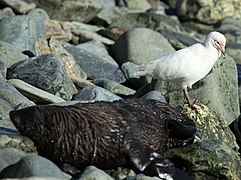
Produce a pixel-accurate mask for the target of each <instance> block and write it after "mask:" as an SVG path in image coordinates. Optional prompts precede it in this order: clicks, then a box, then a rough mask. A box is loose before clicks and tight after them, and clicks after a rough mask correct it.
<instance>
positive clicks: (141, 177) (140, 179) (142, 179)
mask: <svg viewBox="0 0 241 180" xmlns="http://www.w3.org/2000/svg"><path fill="white" fill-rule="evenodd" d="M135 180H160V178H158V177H150V176H145V175H143V174H139V175H137V176H136V179H135Z"/></svg>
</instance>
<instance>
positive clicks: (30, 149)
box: [0, 135, 37, 154]
mask: <svg viewBox="0 0 241 180" xmlns="http://www.w3.org/2000/svg"><path fill="white" fill-rule="evenodd" d="M5 147H9V148H16V149H18V150H22V151H23V152H26V153H31V154H36V153H37V150H36V147H35V146H34V143H33V141H31V140H30V139H29V138H27V137H25V136H20V135H0V148H5Z"/></svg>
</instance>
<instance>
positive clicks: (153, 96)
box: [141, 91, 167, 103]
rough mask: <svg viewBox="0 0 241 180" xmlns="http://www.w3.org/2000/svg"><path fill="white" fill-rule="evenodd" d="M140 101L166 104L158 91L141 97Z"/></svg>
mask: <svg viewBox="0 0 241 180" xmlns="http://www.w3.org/2000/svg"><path fill="white" fill-rule="evenodd" d="M141 99H155V100H157V101H160V102H164V103H167V101H166V99H165V97H164V96H163V95H162V93H161V92H160V91H150V92H148V93H147V94H145V95H144V96H142V97H141Z"/></svg>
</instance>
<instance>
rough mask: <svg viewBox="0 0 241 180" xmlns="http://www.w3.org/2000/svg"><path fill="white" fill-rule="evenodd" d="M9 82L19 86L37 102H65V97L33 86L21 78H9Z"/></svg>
mask: <svg viewBox="0 0 241 180" xmlns="http://www.w3.org/2000/svg"><path fill="white" fill-rule="evenodd" d="M8 82H9V83H10V84H12V85H13V86H14V87H15V88H17V89H18V90H19V91H20V92H21V93H22V94H24V95H25V96H26V97H27V98H29V99H33V101H35V102H36V101H37V102H38V103H43V104H46V103H58V102H65V100H64V99H62V98H60V97H58V96H55V95H53V94H51V93H48V92H46V91H43V90H41V89H38V88H36V87H34V86H31V85H30V84H28V83H26V82H24V81H21V80H20V79H9V80H8Z"/></svg>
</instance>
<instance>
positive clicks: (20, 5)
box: [1, 0, 36, 14]
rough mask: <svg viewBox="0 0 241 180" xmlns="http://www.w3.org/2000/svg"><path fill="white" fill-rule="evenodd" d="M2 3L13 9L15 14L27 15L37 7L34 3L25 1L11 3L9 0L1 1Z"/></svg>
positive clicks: (19, 0) (18, 0)
mask: <svg viewBox="0 0 241 180" xmlns="http://www.w3.org/2000/svg"><path fill="white" fill-rule="evenodd" d="M1 3H4V4H5V5H6V6H9V7H11V8H12V9H13V10H14V11H15V12H17V13H21V14H25V13H28V12H29V11H31V10H32V9H34V8H35V7H36V4H34V3H29V4H28V3H26V2H25V1H23V0H17V1H9V0H1Z"/></svg>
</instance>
